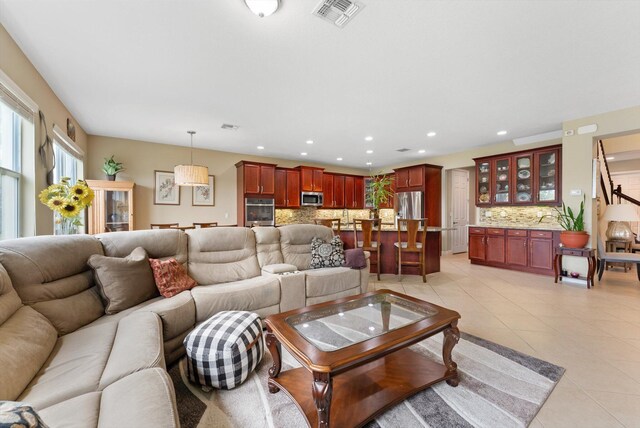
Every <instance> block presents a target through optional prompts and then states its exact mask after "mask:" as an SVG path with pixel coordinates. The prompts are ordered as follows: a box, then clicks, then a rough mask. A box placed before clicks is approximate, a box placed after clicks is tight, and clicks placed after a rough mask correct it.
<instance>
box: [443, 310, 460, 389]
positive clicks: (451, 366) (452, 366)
mask: <svg viewBox="0 0 640 428" xmlns="http://www.w3.org/2000/svg"><path fill="white" fill-rule="evenodd" d="M458 340H460V330H458V320H455V321H453V322H452V323H451V325H450V326H449V327H448V328H447V329H446V330H445V331H444V343H443V344H442V360H443V361H444V365H445V366H446V367H447V376H448V375H451V374H453V375H454V376H453V377H452V378H450V379H447V383H448V384H449V385H451V386H458V383H459V382H460V379H459V378H458V365H457V364H456V363H455V362H454V361H453V360H452V359H451V351H452V350H453V347H454V346H456V343H458Z"/></svg>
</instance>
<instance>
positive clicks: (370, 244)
mask: <svg viewBox="0 0 640 428" xmlns="http://www.w3.org/2000/svg"><path fill="white" fill-rule="evenodd" d="M358 227H360V230H361V232H362V241H358ZM380 229H381V227H380V219H373V220H368V219H355V220H353V243H354V245H353V246H354V248H362V250H363V251H369V252H370V253H375V256H376V258H375V260H376V273H377V274H378V281H380V248H381V247H382V242H381V241H380Z"/></svg>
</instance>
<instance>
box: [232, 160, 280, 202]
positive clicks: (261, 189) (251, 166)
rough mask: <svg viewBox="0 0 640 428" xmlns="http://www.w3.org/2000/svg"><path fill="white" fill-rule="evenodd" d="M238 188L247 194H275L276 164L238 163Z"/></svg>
mask: <svg viewBox="0 0 640 428" xmlns="http://www.w3.org/2000/svg"><path fill="white" fill-rule="evenodd" d="M236 169H237V178H238V180H237V181H238V189H239V190H242V193H243V194H244V195H243V198H244V197H246V195H253V196H258V197H259V196H274V194H275V187H276V166H275V165H274V164H267V163H258V162H247V161H240V162H238V163H237V164H236Z"/></svg>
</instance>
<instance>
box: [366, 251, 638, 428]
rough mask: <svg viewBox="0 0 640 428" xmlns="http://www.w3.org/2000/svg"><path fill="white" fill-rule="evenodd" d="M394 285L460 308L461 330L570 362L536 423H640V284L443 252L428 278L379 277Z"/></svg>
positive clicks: (617, 276)
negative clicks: (559, 279) (575, 281)
mask: <svg viewBox="0 0 640 428" xmlns="http://www.w3.org/2000/svg"><path fill="white" fill-rule="evenodd" d="M371 283H372V284H373V285H375V287H376V288H390V289H393V290H397V291H400V292H404V293H406V294H409V295H412V296H415V297H418V298H421V299H423V300H427V301H430V302H433V303H435V304H438V305H441V306H445V307H447V308H451V309H455V310H457V311H458V312H459V313H460V315H461V316H462V319H461V322H460V324H459V326H460V329H461V330H463V331H465V332H467V333H471V334H474V335H476V336H480V337H482V338H485V339H489V340H492V341H494V342H496V343H499V344H502V345H505V346H508V347H511V348H513V349H516V350H518V351H521V352H524V353H526V354H529V355H532V356H535V357H538V358H541V359H544V360H546V361H549V362H552V363H554V364H557V365H560V366H562V367H564V368H566V370H567V371H566V372H565V375H564V376H563V377H562V379H561V380H560V382H559V383H558V385H557V387H556V388H555V390H554V391H553V393H552V394H551V396H550V397H549V399H548V400H547V402H546V403H545V404H544V406H543V407H542V409H541V410H540V412H539V413H538V416H537V417H536V419H535V420H534V421H533V423H532V424H531V426H532V427H545V428H549V427H581V428H586V427H607V428H608V427H612V428H613V427H640V282H639V281H638V280H637V276H636V271H635V267H634V269H633V270H632V271H630V272H627V273H623V272H622V271H621V270H619V271H607V272H605V274H604V276H603V278H602V282H601V283H597V282H596V287H595V288H592V289H591V290H587V289H586V288H584V287H581V286H578V285H569V284H566V285H558V284H554V283H553V278H552V277H547V276H540V275H533V274H528V273H523V272H516V271H508V270H502V269H496V268H489V267H484V266H477V265H471V264H469V261H468V259H467V255H466V254H459V255H454V256H446V257H443V258H442V271H441V272H439V273H436V274H431V275H428V276H427V284H423V283H422V281H421V278H420V277H418V276H404V277H402V278H400V280H398V278H397V277H396V276H395V275H383V276H382V278H381V281H380V282H377V281H376V277H375V275H372V276H371Z"/></svg>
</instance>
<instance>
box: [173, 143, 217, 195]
mask: <svg viewBox="0 0 640 428" xmlns="http://www.w3.org/2000/svg"><path fill="white" fill-rule="evenodd" d="M187 133H189V134H190V135H191V164H190V165H176V167H175V168H174V169H173V173H174V174H175V182H176V184H177V185H178V186H208V185H209V169H208V168H207V167H206V166H201V165H194V164H193V134H195V133H196V131H187Z"/></svg>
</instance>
